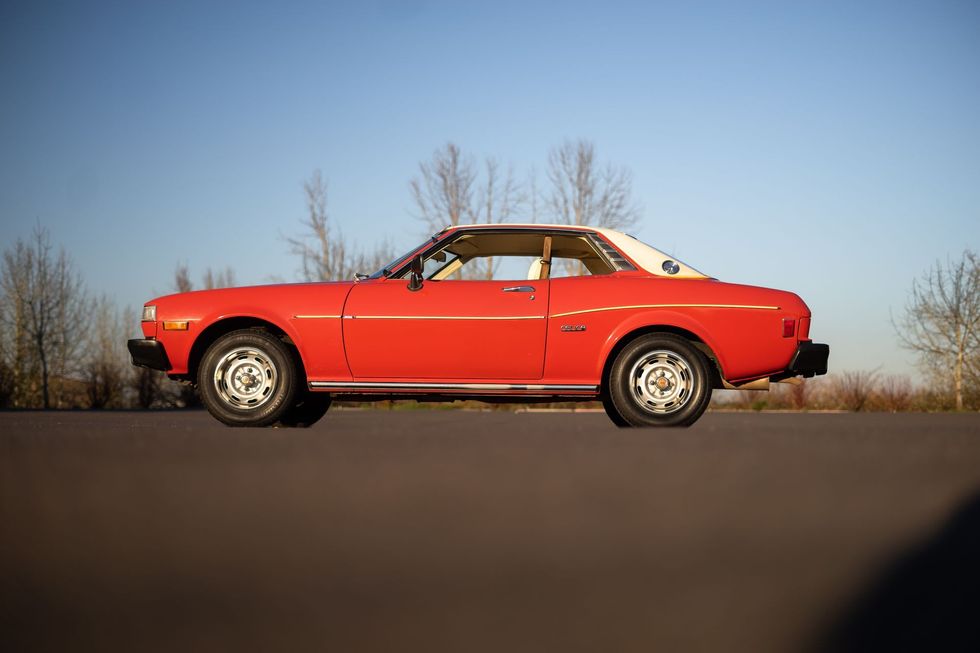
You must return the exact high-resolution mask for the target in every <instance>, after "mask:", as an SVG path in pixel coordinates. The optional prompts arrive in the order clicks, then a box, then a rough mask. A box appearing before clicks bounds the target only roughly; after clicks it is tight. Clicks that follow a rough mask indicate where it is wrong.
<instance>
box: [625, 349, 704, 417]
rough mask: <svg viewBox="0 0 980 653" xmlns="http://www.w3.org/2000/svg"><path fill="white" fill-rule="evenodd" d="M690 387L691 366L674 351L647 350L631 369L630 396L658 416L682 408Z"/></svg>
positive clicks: (691, 384) (692, 375)
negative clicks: (647, 352) (631, 394)
mask: <svg viewBox="0 0 980 653" xmlns="http://www.w3.org/2000/svg"><path fill="white" fill-rule="evenodd" d="M693 388H694V374H693V373H692V372H691V365H690V364H689V363H688V362H687V361H686V360H684V358H683V357H681V356H679V355H678V354H677V353H676V352H672V351H663V350H661V351H653V352H650V353H649V354H647V355H646V356H644V357H643V358H641V359H640V360H639V361H637V362H636V364H635V365H633V369H632V370H630V389H631V391H632V393H633V399H634V400H635V401H636V403H637V404H638V405H639V406H640V407H641V408H643V409H644V410H646V411H648V412H651V413H655V414H657V415H666V414H669V413H674V412H676V411H678V410H680V409H681V408H683V407H684V406H685V405H686V404H687V402H688V400H690V398H691V391H692V390H693Z"/></svg>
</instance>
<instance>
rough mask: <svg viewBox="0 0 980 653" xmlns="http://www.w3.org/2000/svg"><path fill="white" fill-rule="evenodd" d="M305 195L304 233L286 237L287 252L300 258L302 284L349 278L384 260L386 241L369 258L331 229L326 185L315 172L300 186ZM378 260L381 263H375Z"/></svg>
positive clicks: (377, 265)
mask: <svg viewBox="0 0 980 653" xmlns="http://www.w3.org/2000/svg"><path fill="white" fill-rule="evenodd" d="M303 192H304V194H305V195H306V209H307V215H306V219H305V220H304V221H303V226H304V227H305V228H306V231H305V233H303V234H301V235H299V236H296V237H288V238H286V242H287V243H289V248H290V251H291V252H292V253H293V254H295V255H297V256H298V257H299V258H300V274H301V276H302V278H303V279H304V280H305V281H334V280H338V279H350V278H351V277H353V276H354V274H355V273H358V272H371V271H373V270H374V269H376V268H377V267H380V266H381V265H383V264H384V262H386V261H387V260H388V258H385V257H386V256H387V255H388V254H389V253H390V248H389V247H388V244H387V241H384V242H383V244H382V245H380V246H379V247H378V249H377V250H376V251H375V252H374V253H373V254H371V255H365V254H363V253H362V252H360V251H358V250H357V249H356V248H354V247H353V246H351V245H350V244H348V242H347V241H346V240H345V239H344V236H343V234H342V233H340V230H339V229H334V227H333V225H332V224H331V223H330V218H329V215H328V214H327V182H326V181H325V180H324V179H323V176H322V175H321V174H320V171H319V170H316V171H314V172H313V175H312V176H311V177H310V179H309V180H308V181H306V182H304V183H303ZM378 261H381V262H378Z"/></svg>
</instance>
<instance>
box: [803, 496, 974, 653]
mask: <svg viewBox="0 0 980 653" xmlns="http://www.w3.org/2000/svg"><path fill="white" fill-rule="evenodd" d="M814 650H815V651H819V652H821V653H823V652H826V653H830V652H841V653H851V652H857V651H861V652H862V653H863V652H867V651H888V652H890V653H894V652H899V651H944V652H945V651H980V492H978V493H976V494H974V495H973V496H972V497H971V498H970V499H969V500H968V501H966V502H964V503H963V504H962V505H961V506H960V508H959V509H958V510H957V511H956V512H955V513H954V514H953V515H952V517H951V518H950V519H949V520H948V521H947V522H946V523H945V524H944V525H943V526H942V527H941V529H940V530H939V531H938V532H937V533H935V534H934V535H933V536H932V537H930V538H929V539H928V540H926V541H924V542H922V543H920V544H918V545H916V546H914V547H913V548H911V549H910V550H908V551H906V552H905V553H903V554H902V555H900V556H899V557H898V558H896V559H895V560H893V561H892V562H891V563H890V564H888V565H887V566H886V568H885V569H884V571H883V573H881V574H880V575H879V576H878V577H877V578H876V579H875V580H874V581H873V582H872V584H871V585H870V586H869V587H868V588H866V589H865V590H864V591H862V592H861V593H860V594H859V595H858V597H857V599H856V600H855V601H854V602H853V603H851V604H850V605H849V606H847V607H846V608H845V610H844V612H843V614H842V615H840V616H839V617H838V618H837V620H836V621H835V622H834V623H833V624H832V625H831V626H830V628H828V629H826V630H825V631H824V632H823V633H821V635H820V637H819V638H818V640H817V642H816V646H815V647H814Z"/></svg>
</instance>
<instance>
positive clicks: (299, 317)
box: [293, 315, 340, 320]
mask: <svg viewBox="0 0 980 653" xmlns="http://www.w3.org/2000/svg"><path fill="white" fill-rule="evenodd" d="M293 319H294V320H339V319H340V316H339V315H294V316H293Z"/></svg>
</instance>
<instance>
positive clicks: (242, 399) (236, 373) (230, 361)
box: [197, 329, 300, 426]
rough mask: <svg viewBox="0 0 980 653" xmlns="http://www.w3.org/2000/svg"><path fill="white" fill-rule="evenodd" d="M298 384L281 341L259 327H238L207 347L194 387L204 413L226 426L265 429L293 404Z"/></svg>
mask: <svg viewBox="0 0 980 653" xmlns="http://www.w3.org/2000/svg"><path fill="white" fill-rule="evenodd" d="M299 384H300V382H299V378H298V374H297V366H296V364H295V362H294V361H293V357H292V356H291V355H290V353H289V350H288V349H286V346H285V345H284V344H283V343H282V341H280V340H279V339H278V338H276V337H275V336H273V335H271V334H269V333H267V332H265V331H262V330H259V329H242V330H240V331H232V332H231V333H228V334H226V335H224V336H222V337H220V338H218V340H216V341H215V342H214V343H213V344H212V345H211V346H210V347H208V350H207V351H206V352H205V353H204V358H203V359H202V360H201V366H200V369H199V370H198V383H197V387H198V389H199V390H200V393H201V399H202V401H203V402H204V405H205V406H206V407H207V409H208V412H210V413H211V415H213V416H214V417H215V418H216V419H218V420H220V421H222V422H224V423H225V424H227V425H229V426H269V425H270V424H273V423H274V422H276V421H278V420H279V419H281V418H282V417H283V415H285V414H286V412H287V411H288V410H289V408H290V407H292V406H293V405H294V399H295V396H296V392H297V388H298V386H299Z"/></svg>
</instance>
